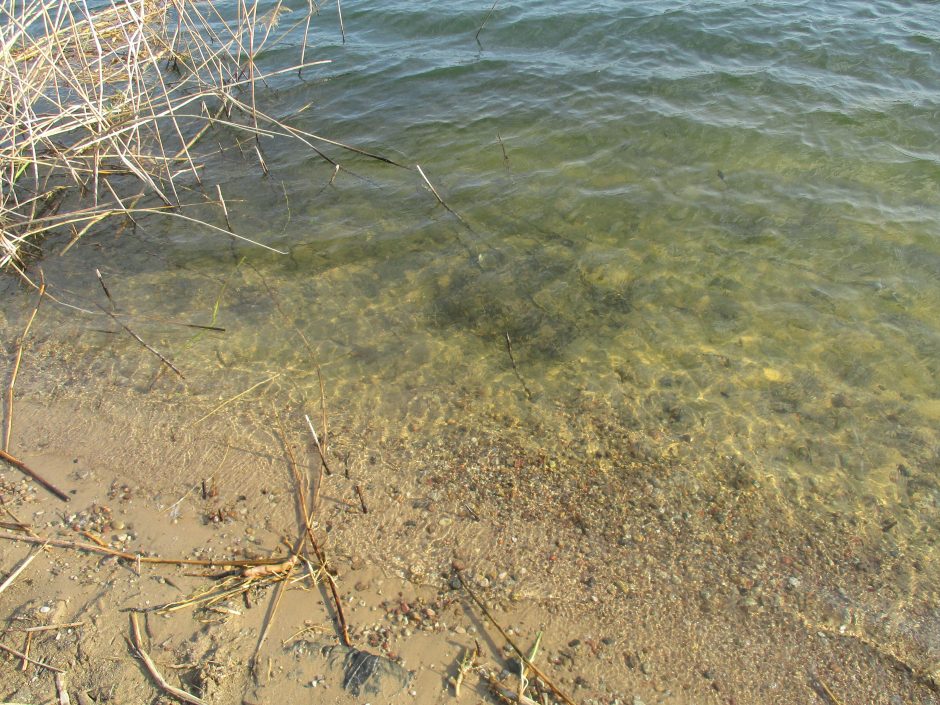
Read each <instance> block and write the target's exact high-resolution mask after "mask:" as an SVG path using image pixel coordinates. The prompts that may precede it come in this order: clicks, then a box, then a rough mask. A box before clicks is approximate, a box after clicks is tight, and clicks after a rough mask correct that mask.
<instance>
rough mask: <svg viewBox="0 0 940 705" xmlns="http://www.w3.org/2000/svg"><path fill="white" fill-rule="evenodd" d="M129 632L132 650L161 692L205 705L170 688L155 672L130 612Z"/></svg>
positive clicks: (133, 613) (133, 616)
mask: <svg viewBox="0 0 940 705" xmlns="http://www.w3.org/2000/svg"><path fill="white" fill-rule="evenodd" d="M131 632H132V634H133V636H134V648H135V649H137V655H138V656H140V660H141V661H143V662H144V666H146V667H147V671H148V672H149V673H150V675H151V677H152V678H153V679H154V680H155V681H156V682H157V685H158V686H160V688H161V689H162V690H164V691H165V692H167V693H169V694H170V695H172V696H173V697H174V698H176V699H177V700H181V701H183V702H184V703H190V704H191V705H206V702H205V700H202V699H200V698H197V697H196V696H195V695H190V694H189V693H187V692H186V691H185V690H180V689H179V688H176V687H175V686H172V685H170V684H169V683H167V682H166V679H165V678H164V677H163V676H162V675H161V674H160V671H158V670H157V666H156V664H155V663H154V662H153V660H152V659H151V658H150V656H148V655H147V652H146V651H144V645H143V641H142V639H141V638H140V624H138V622H137V613H136V612H131Z"/></svg>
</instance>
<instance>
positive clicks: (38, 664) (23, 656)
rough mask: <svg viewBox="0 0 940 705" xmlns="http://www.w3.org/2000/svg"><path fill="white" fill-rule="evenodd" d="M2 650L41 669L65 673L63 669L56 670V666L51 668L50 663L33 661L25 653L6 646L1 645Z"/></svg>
mask: <svg viewBox="0 0 940 705" xmlns="http://www.w3.org/2000/svg"><path fill="white" fill-rule="evenodd" d="M0 650H2V651H6V652H7V653H8V654H13V655H14V656H16V657H17V658H20V659H24V660H26V661H27V662H29V663H31V664H33V665H34V666H39V667H40V668H45V669H46V670H49V671H52V672H53V673H65V671H63V670H62V669H61V668H56V667H55V666H50V665H49V664H48V663H43V662H42V661H37V660H36V659H32V658H30V657H29V656H27V655H26V654H24V653H21V652H19V651H17V650H16V649H11V648H10V647H9V646H6V645H5V644H0Z"/></svg>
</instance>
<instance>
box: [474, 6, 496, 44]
mask: <svg viewBox="0 0 940 705" xmlns="http://www.w3.org/2000/svg"><path fill="white" fill-rule="evenodd" d="M497 3H499V0H493V6H492V7H491V8H490V11H489V12H487V13H486V17H484V18H483V22H482V24H481V25H480V29H478V30H477V33H476V34H474V35H473V38H474V39H476V40H477V43H479V42H480V32H482V31H483V28H484V27H486V23H487V22H488V21H489V19H490V15H492V14H493V10H495V9H496V5H497Z"/></svg>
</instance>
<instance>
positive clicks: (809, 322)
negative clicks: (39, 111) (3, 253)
mask: <svg viewBox="0 0 940 705" xmlns="http://www.w3.org/2000/svg"><path fill="white" fill-rule="evenodd" d="M489 5H490V3H470V2H463V1H461V2H453V3H445V4H440V3H436V4H434V6H433V7H423V6H421V5H416V4H414V3H404V2H382V3H377V2H346V3H344V6H343V9H344V19H345V23H346V29H347V43H346V44H345V45H342V44H341V43H340V37H339V31H338V28H337V26H336V22H335V16H332V15H331V14H330V13H331V12H334V11H335V10H334V9H331V8H324V9H323V13H322V15H321V16H320V18H319V20H318V25H319V26H318V27H317V29H316V32H315V34H314V40H315V44H316V46H315V47H314V48H313V52H314V53H315V54H316V55H317V56H318V57H322V58H330V59H332V60H333V64H331V65H329V66H328V67H325V68H322V69H313V70H311V71H309V72H307V73H306V79H307V80H306V81H305V82H303V83H298V82H297V81H295V80H293V79H289V78H286V77H285V78H283V79H282V80H281V81H280V83H276V84H275V85H274V86H273V87H272V90H271V91H270V92H269V93H267V94H265V96H264V97H263V100H264V101H266V102H267V104H266V105H265V109H266V110H268V111H269V112H272V113H275V114H277V115H280V116H284V117H287V118H290V119H291V122H292V124H295V125H297V126H300V127H303V128H305V129H309V130H313V131H316V132H319V133H321V134H324V135H327V136H329V137H331V138H333V139H338V140H342V141H344V142H347V143H351V144H355V145H358V146H360V147H363V148H367V149H371V150H374V151H377V152H379V153H382V154H385V155H387V156H389V157H392V158H394V159H397V160H399V161H401V162H402V163H405V164H408V165H412V164H414V163H420V164H421V165H422V167H423V168H424V169H425V170H426V172H427V174H428V176H429V177H430V179H431V180H432V181H433V182H434V183H435V185H436V187H437V188H438V190H439V191H440V192H441V194H442V195H443V197H444V198H445V200H446V201H447V202H448V204H449V205H450V206H451V207H452V208H453V209H454V210H455V211H457V212H458V213H459V214H460V216H461V218H462V219H463V220H464V221H465V225H464V224H462V223H461V222H460V221H458V220H457V218H455V217H454V216H453V215H452V214H450V213H448V212H447V211H446V210H444V209H443V208H441V207H440V206H439V205H438V204H437V203H436V201H435V199H434V197H433V195H432V194H431V193H430V192H429V191H428V190H427V189H426V188H425V187H424V185H423V184H422V182H421V179H420V177H419V176H418V174H417V173H416V172H415V171H413V170H405V169H398V168H395V167H391V166H388V165H384V164H380V163H377V162H374V161H370V160H368V159H365V158H363V157H360V156H356V155H352V154H348V153H344V152H341V151H339V150H335V149H333V150H330V154H331V155H332V156H334V157H335V158H337V159H339V160H340V161H341V162H342V163H343V164H344V166H346V167H348V169H349V170H350V171H351V172H353V173H351V174H350V173H342V174H340V176H339V177H338V178H337V179H336V181H335V182H333V184H332V185H330V184H329V181H330V176H331V174H332V168H331V167H330V166H329V165H327V164H325V163H324V162H322V161H321V160H320V159H319V158H317V157H316V156H315V155H312V154H311V153H310V152H309V151H306V150H304V149H302V148H298V147H297V145H292V144H286V143H269V144H266V145H265V147H266V156H267V160H268V163H269V164H270V165H272V167H273V171H272V176H271V178H269V179H263V178H261V177H260V175H259V173H258V169H257V168H256V167H255V165H254V164H252V163H251V162H250V161H245V160H244V159H243V158H242V156H241V155H240V154H239V153H238V152H237V151H236V150H230V151H229V152H227V153H226V154H225V155H224V156H223V157H221V158H219V160H218V163H216V164H214V165H213V168H212V169H213V171H214V173H213V174H211V175H212V177H213V178H214V179H216V180H218V181H220V182H221V184H222V188H223V190H224V192H225V194H226V198H227V199H229V200H230V201H231V203H230V209H231V210H232V213H233V222H234V224H235V226H236V230H238V231H239V232H240V233H242V234H245V235H248V236H250V237H253V238H256V239H258V240H261V241H263V242H265V243H267V244H269V245H272V246H274V247H278V248H283V249H285V250H287V251H288V252H289V254H288V255H287V256H283V257H281V256H276V255H270V254H268V253H264V252H262V251H259V250H258V249H255V248H251V247H248V246H244V245H242V244H237V243H236V244H232V243H229V242H228V241H227V240H224V239H221V238H220V236H218V235H215V234H207V233H205V232H199V231H197V230H195V229H194V228H193V227H191V226H188V225H187V226H185V227H183V226H179V224H178V223H176V224H174V223H173V222H172V221H170V222H164V221H150V222H148V223H146V224H145V226H144V227H143V228H142V229H141V231H140V232H138V236H137V237H132V236H131V235H130V233H125V234H124V235H122V236H121V237H120V238H119V239H114V238H112V237H110V236H109V235H102V236H100V237H99V238H97V240H95V241H93V242H92V241H89V242H86V243H83V244H82V245H81V246H79V247H78V248H76V249H75V250H74V251H73V253H70V254H69V256H68V257H66V258H61V259H60V258H50V259H48V260H46V262H44V267H45V269H46V275H47V277H48V278H49V280H50V281H51V282H54V283H55V284H56V285H57V286H59V287H61V288H64V289H67V290H68V292H69V294H68V296H67V297H66V298H68V299H69V300H71V301H74V302H76V303H80V304H82V305H86V306H89V307H91V308H94V305H93V302H95V301H97V302H98V303H102V304H103V303H105V302H104V301H101V293H100V289H99V288H98V284H97V282H96V281H95V279H94V275H93V269H94V267H96V266H97V267H101V268H102V271H103V273H104V274H105V276H106V277H108V279H109V284H110V289H111V291H112V293H113V294H114V295H115V298H116V300H117V301H118V302H119V304H120V305H122V306H123V307H125V308H127V309H128V310H134V311H136V312H139V313H146V314H150V315H159V316H165V317H176V318H183V319H186V320H198V322H202V323H205V322H208V320H209V318H210V316H211V313H212V310H213V306H214V304H215V302H216V301H217V300H218V302H219V312H218V322H219V324H220V325H224V326H225V327H226V329H227V330H226V333H225V334H224V335H213V334H199V335H197V334H196V333H194V332H193V331H187V330H185V329H177V328H171V327H167V326H166V325H162V324H159V323H156V322H146V321H140V322H136V323H135V329H136V330H138V332H140V333H142V334H144V337H145V338H146V339H148V340H149V341H151V342H154V343H155V344H157V343H159V347H161V349H162V350H163V351H164V352H166V353H167V355H168V356H169V357H171V358H172V359H173V360H174V361H176V362H177V363H178V365H179V366H180V367H181V368H182V369H184V371H185V372H186V373H187V375H188V378H189V379H190V387H189V392H190V393H192V394H194V395H197V396H198V395H202V396H205V397H206V398H215V397H216V396H218V397H226V396H231V395H233V394H236V393H238V392H241V391H242V390H244V389H246V388H248V387H249V386H250V385H252V384H254V383H256V382H258V381H261V380H263V379H266V378H267V377H269V376H271V375H273V374H279V375H281V377H280V378H279V380H280V382H283V383H284V384H285V385H287V386H288V387H289V388H290V389H292V390H293V393H295V394H298V395H302V396H305V397H307V398H315V397H316V395H317V393H318V392H317V387H316V382H315V376H314V374H313V369H312V365H311V358H310V355H309V354H308V352H307V351H306V350H305V348H304V345H303V344H302V342H301V341H300V339H299V337H298V335H297V333H296V330H295V327H296V329H299V330H300V331H302V332H303V333H304V335H305V336H306V337H307V339H308V340H309V341H310V342H311V344H312V345H313V346H314V347H315V348H316V351H317V356H318V359H319V361H320V363H321V364H322V366H323V370H324V372H325V374H326V379H327V384H328V391H329V394H330V396H331V398H333V399H334V400H339V401H336V402H335V406H336V407H337V408H340V407H341V408H342V409H343V413H344V414H345V415H347V417H348V418H350V419H355V421H356V423H358V424H362V425H364V426H372V427H374V428H381V429H384V432H385V433H386V434H387V435H390V436H397V435H403V436H407V437H409V438H413V439H414V440H415V441H417V442H420V441H421V440H422V439H423V438H428V437H432V436H433V435H434V434H435V432H436V429H439V428H440V427H441V426H442V425H444V424H448V423H453V422H454V421H455V420H456V421H458V422H459V423H461V424H465V425H467V426H468V427H470V428H473V427H474V426H487V427H490V426H497V427H502V428H505V429H506V430H507V433H513V434H516V435H518V436H520V437H523V438H525V439H527V442H528V443H530V444H531V445H532V446H533V447H539V448H544V449H546V450H547V451H548V452H549V453H555V452H557V453H559V454H562V453H576V454H580V455H582V456H583V457H584V458H586V459H590V458H592V457H594V455H595V454H600V455H601V456H602V455H603V449H604V445H605V438H604V435H603V433H602V432H598V431H597V429H598V427H602V426H603V423H613V424H616V425H618V426H623V427H627V428H630V429H634V430H637V431H640V432H643V433H646V434H648V435H649V437H650V438H651V442H653V443H655V444H656V447H657V448H658V449H659V451H661V453H662V454H663V456H664V457H666V456H670V457H671V455H676V454H678V455H680V457H682V458H683V459H684V460H685V461H686V462H688V464H689V467H690V473H698V474H700V475H702V476H707V475H709V474H714V473H717V474H719V475H720V473H721V472H723V470H722V468H724V467H726V465H727V462H728V458H733V459H735V461H736V462H739V463H744V464H746V465H747V467H749V468H750V470H751V472H753V473H754V476H755V477H757V478H759V481H760V482H761V483H762V484H763V485H764V486H765V487H766V488H770V489H771V490H772V491H774V492H777V493H779V495H780V496H781V497H782V498H783V501H784V502H785V503H787V504H788V506H793V507H798V508H802V509H806V510H807V511H810V512H814V513H815V514H816V515H817V516H826V515H827V513H828V512H835V513H838V514H841V515H847V516H852V517H856V518H858V519H859V520H860V521H863V524H864V522H868V523H867V524H864V526H868V527H869V528H870V527H875V529H873V530H875V531H876V532H877V530H880V529H878V527H881V526H887V525H889V524H891V525H892V526H896V528H893V529H892V531H893V533H892V534H891V540H892V541H893V542H894V545H895V550H896V551H899V552H900V555H904V556H908V557H910V560H911V561H914V562H917V563H918V564H920V565H921V566H922V568H923V570H924V571H925V577H924V578H923V579H922V580H921V582H920V586H921V587H919V588H917V590H918V591H919V592H922V593H924V595H926V594H927V592H929V591H927V590H926V589H925V588H924V587H923V585H929V584H930V583H931V582H933V584H934V585H936V584H938V582H940V580H933V577H937V578H940V570H938V566H937V557H936V541H937V536H938V528H940V477H938V475H940V457H938V448H940V435H938V423H940V381H938V380H940V376H938V367H940V315H938V314H940V280H938V279H940V227H938V226H940V180H938V177H940V152H938V150H937V129H938V128H937V125H938V117H940V9H938V8H937V6H935V5H932V4H928V3H901V2H881V3H872V2H856V1H851V2H829V3H819V2H807V3H791V2H786V3H782V2H772V3H759V2H758V3H755V2H696V3H670V2H662V1H657V2H639V3H629V4H625V3H619V2H618V3H615V2H577V3H574V2H565V1H563V2H556V3H551V4H545V3H535V2H512V3H510V2H505V3H504V2H501V3H500V4H499V5H498V6H497V9H496V11H495V12H494V14H493V16H492V17H491V18H490V19H489V22H488V23H487V25H486V28H485V29H484V30H483V31H482V33H481V34H480V43H479V44H478V43H477V42H476V41H474V36H473V35H474V33H475V32H476V30H477V28H478V27H479V24H480V22H481V20H482V18H483V15H485V13H486V10H487V9H489ZM293 56H294V52H293V50H292V48H291V47H288V46H285V47H283V48H282V49H279V50H277V51H275V52H273V53H272V54H271V55H270V56H268V57H266V58H267V60H269V61H270V62H271V63H272V65H277V64H278V63H279V62H281V63H283V62H286V61H289V60H291V59H292V58H293ZM311 102H312V107H311V108H310V109H309V110H307V111H305V112H303V113H302V114H301V115H300V116H297V117H291V116H293V115H294V114H295V113H296V112H297V111H298V110H299V109H300V108H301V107H302V106H305V105H307V104H308V103H311ZM504 150H505V152H504ZM98 246H101V248H100V249H98ZM243 257H244V258H245V259H244V261H243V260H242V258H243ZM275 300H276V301H277V302H278V305H279V306H280V308H278V305H276V304H275V303H274V301H275ZM21 301H22V312H23V313H24V314H25V313H26V312H27V311H28V308H29V305H30V300H29V297H28V296H26V295H23V296H22V300H21ZM10 308H11V309H14V308H15V307H10ZM48 315H49V316H50V317H52V316H53V315H56V314H53V313H51V311H50V313H49V314H48ZM9 316H10V321H11V323H14V324H16V325H19V322H18V319H17V316H16V311H15V310H11V311H9ZM61 316H62V318H61V321H60V323H61V327H59V328H58V329H57V330H56V331H55V332H48V331H51V330H52V329H51V327H50V328H48V329H47V333H45V335H47V336H48V339H49V340H50V341H54V340H56V339H59V338H63V339H64V338H67V339H68V340H69V341H70V343H69V345H70V346H73V347H74V349H75V350H76V352H75V353H74V358H70V359H72V360H73V365H78V366H79V367H80V368H81V369H82V370H85V371H86V372H84V373H76V374H77V375H78V376H83V375H85V374H87V375H96V376H98V377H100V376H102V375H103V376H105V377H107V378H110V380H111V382H112V383H113V384H117V385H121V386H130V387H133V388H137V389H141V390H144V389H147V388H148V386H149V385H150V383H151V381H152V378H153V374H154V371H155V363H154V360H153V359H152V358H150V357H148V356H147V354H146V353H145V352H142V351H141V350H140V348H139V346H137V345H136V344H135V343H134V342H133V341H132V340H130V339H129V338H127V337H126V336H125V337H120V336H115V335H109V334H105V333H101V332H100V329H102V328H106V327H107V325H106V322H103V321H102V320H94V319H88V318H81V317H76V316H75V315H73V314H61ZM507 335H508V337H509V340H510V341H511V345H512V356H510V353H509V349H508V346H507V344H506V337H507ZM513 363H515V364H513ZM288 380H289V383H288ZM280 382H279V383H280ZM49 384H51V382H49ZM161 384H163V385H164V387H165V388H167V389H169V387H170V385H169V382H168V380H167V378H164V380H163V381H162V383H161ZM156 388H157V389H161V386H160V384H158V385H157V387H156ZM598 418H599V419H602V420H603V423H601V424H600V426H599V425H598V424H597V423H595V422H596V419H598ZM598 463H600V464H603V460H598ZM608 469H610V470H612V471H616V469H615V468H608ZM892 522H894V523H895V524H892ZM863 528H864V527H863ZM861 530H862V529H860V531H861ZM866 530H867V529H866ZM931 576H932V577H931ZM899 581H900V582H901V583H903V585H901V587H900V588H899V593H900V595H901V597H900V598H898V599H897V601H896V603H895V605H894V607H895V608H897V609H898V610H901V609H902V608H903V606H904V605H905V604H906V602H907V601H908V600H910V599H911V598H912V596H913V595H912V593H913V592H914V589H913V588H910V587H909V581H902V580H901V579H900V578H899ZM915 582H916V581H915ZM899 584H900V583H899ZM905 586H907V587H905ZM934 589H935V588H934ZM928 597H929V595H927V597H925V598H924V599H927V598H928ZM934 599H935V597H934ZM879 609H881V608H880V607H879ZM933 610H934V612H933V613H932V614H933V616H931V613H930V612H929V609H928V613H927V615H926V617H925V616H924V612H923V610H921V612H920V615H921V617H922V618H923V621H922V622H921V623H919V624H918V625H916V626H914V627H911V626H910V624H908V623H906V622H904V621H903V620H901V625H900V626H896V627H892V628H893V629H895V636H896V635H897V634H899V633H901V632H904V633H905V634H906V633H908V632H911V631H915V632H916V631H918V630H920V632H921V633H922V634H923V635H924V636H923V638H922V641H923V642H929V641H930V640H931V639H932V638H933V637H932V636H930V635H935V634H936V633H938V631H940V630H937V627H936V624H935V623H936V621H937V617H936V602H934V603H933ZM889 611H890V610H889ZM862 621H864V620H862ZM885 629H887V628H886V627H885ZM931 648H934V647H930V648H927V652H926V654H925V658H926V659H927V660H928V661H929V660H930V659H931V658H934V657H936V656H937V655H936V654H933V652H932V651H931Z"/></svg>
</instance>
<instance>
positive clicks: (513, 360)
mask: <svg viewBox="0 0 940 705" xmlns="http://www.w3.org/2000/svg"><path fill="white" fill-rule="evenodd" d="M505 335H506V350H507V351H509V361H510V362H511V363H512V370H513V372H515V373H516V377H517V378H518V379H519V383H520V384H522V388H523V389H524V390H525V395H526V397H528V399H529V401H532V392H530V391H529V385H527V384H526V383H525V379H523V377H522V373H521V372H519V368H518V366H516V358H515V356H514V355H513V354H512V341H511V340H510V339H509V332H508V331H506V333H505Z"/></svg>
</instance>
